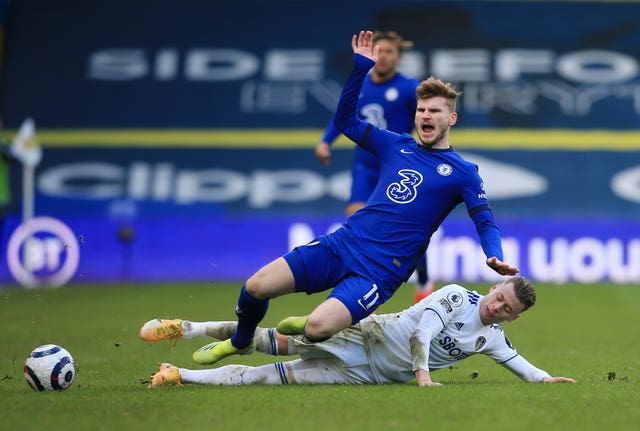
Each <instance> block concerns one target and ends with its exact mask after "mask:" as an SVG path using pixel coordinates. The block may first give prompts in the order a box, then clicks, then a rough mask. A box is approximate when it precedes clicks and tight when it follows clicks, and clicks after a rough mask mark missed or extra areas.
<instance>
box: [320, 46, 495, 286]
mask: <svg viewBox="0 0 640 431" xmlns="http://www.w3.org/2000/svg"><path fill="white" fill-rule="evenodd" d="M372 64H373V62H372V61H370V60H368V59H366V58H365V57H362V56H359V55H356V66H355V68H354V71H353V72H352V74H351V76H350V77H349V80H348V81H347V84H346V85H345V89H344V91H343V94H342V97H341V99H340V103H339V105H338V110H337V112H336V127H338V129H339V130H341V131H342V133H344V134H345V135H346V136H348V137H349V138H350V139H351V140H353V141H354V142H356V143H358V145H360V146H361V147H363V148H364V149H366V150H368V151H370V152H372V153H373V154H375V155H376V156H377V157H378V158H379V160H380V175H379V179H378V183H377V185H376V187H375V189H374V191H373V193H372V195H371V197H370V199H369V201H368V202H367V205H366V206H365V207H364V208H362V209H360V210H359V211H357V212H356V213H355V214H354V215H352V216H351V217H350V218H349V219H348V220H347V221H346V222H345V223H344V225H343V227H342V228H341V229H339V230H337V231H336V232H334V233H333V234H330V235H329V236H328V238H327V239H328V241H329V243H330V244H332V245H333V247H334V249H335V250H339V253H340V254H341V255H342V256H343V259H345V261H346V262H347V264H349V265H352V266H354V267H355V268H357V269H358V270H365V271H367V272H369V273H371V274H372V275H375V276H378V277H380V276H382V277H384V276H385V275H386V274H388V273H389V272H391V273H393V274H394V275H395V276H397V277H399V278H400V279H402V280H406V279H408V277H409V276H410V275H411V273H412V272H413V269H414V268H415V265H416V262H417V260H418V258H419V256H420V255H421V254H423V253H424V251H425V250H426V248H427V246H428V243H429V239H430V238H431V235H432V234H433V233H434V232H435V231H436V230H437V229H438V227H439V226H440V224H441V223H442V221H443V220H444V219H445V217H446V216H447V215H448V214H449V213H450V212H451V211H452V210H453V209H454V208H455V207H456V206H457V205H458V204H460V203H462V202H464V203H465V205H466V207H467V210H468V212H469V215H470V216H471V218H472V219H473V221H474V223H475V225H476V230H477V231H478V234H479V235H480V238H481V245H482V247H483V250H484V252H485V254H486V255H487V257H492V256H496V257H497V258H498V259H500V260H502V249H501V241H500V232H499V230H498V228H497V226H496V225H495V222H494V220H493V215H492V214H491V210H490V207H489V203H488V201H487V198H486V195H485V192H484V186H483V182H482V179H481V177H480V175H479V174H478V168H477V166H476V165H475V164H473V163H470V162H468V161H466V160H464V159H463V158H462V157H461V156H460V155H459V154H458V153H456V152H455V151H454V150H453V148H449V149H446V150H437V149H428V148H426V147H423V146H421V145H418V143H417V142H416V141H415V139H413V137H412V136H411V135H409V134H397V133H394V132H390V131H388V130H384V129H380V128H377V127H375V126H373V125H371V124H369V123H367V122H365V121H362V120H360V119H359V118H358V117H357V116H356V115H355V112H356V109H355V107H356V102H357V95H358V93H359V86H360V85H361V82H362V79H363V77H364V75H365V74H366V71H367V70H368V69H369V68H370V67H371V66H372Z"/></svg>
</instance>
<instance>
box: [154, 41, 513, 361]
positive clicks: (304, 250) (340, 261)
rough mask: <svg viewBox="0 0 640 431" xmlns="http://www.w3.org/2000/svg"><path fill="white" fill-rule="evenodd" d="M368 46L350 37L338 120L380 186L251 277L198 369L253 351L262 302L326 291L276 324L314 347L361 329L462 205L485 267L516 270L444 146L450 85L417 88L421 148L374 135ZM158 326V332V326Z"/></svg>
mask: <svg viewBox="0 0 640 431" xmlns="http://www.w3.org/2000/svg"><path fill="white" fill-rule="evenodd" d="M372 39H373V33H372V32H370V31H367V32H364V31H363V32H360V35H359V36H353V40H352V47H353V52H354V54H355V55H354V69H353V71H352V72H351V74H350V76H349V78H348V80H347V82H346V84H345V87H344V90H343V92H342V95H341V97H340V102H339V103H338V108H337V111H336V118H335V124H336V127H337V128H338V129H339V130H340V131H341V132H342V133H344V134H345V135H346V136H347V137H348V138H349V139H351V140H352V141H354V142H356V143H357V144H358V145H360V146H362V147H364V148H365V149H367V150H369V151H371V152H373V153H374V154H376V155H377V156H378V158H379V160H380V176H379V179H378V183H377V184H376V187H375V189H374V191H373V193H372V194H371V197H370V198H369V200H368V201H367V205H365V206H364V207H363V208H362V209H360V210H359V211H357V212H356V213H355V214H353V215H352V216H351V217H349V218H348V219H347V220H346V221H345V222H344V224H343V225H342V226H341V227H340V228H339V229H337V230H336V231H334V232H332V233H330V234H327V235H323V236H321V237H318V238H316V239H315V240H314V241H312V242H310V243H309V244H306V245H304V246H300V247H296V248H295V249H294V250H292V251H291V252H289V253H287V254H286V255H284V256H282V257H280V258H278V259H276V260H274V261H273V262H271V263H269V264H267V265H266V266H264V267H262V268H261V269H260V270H258V272H256V273H255V274H254V275H253V276H251V277H250V278H249V279H248V280H247V282H246V284H245V286H243V287H242V289H241V291H240V296H239V298H238V304H237V306H236V315H237V316H238V324H237V327H236V330H235V333H234V334H233V336H232V337H231V338H230V339H228V340H225V341H221V342H217V343H213V344H209V345H207V346H204V347H203V348H201V349H199V350H197V351H196V352H195V353H194V354H193V359H194V360H195V361H196V362H198V363H200V364H211V363H214V362H217V361H219V360H220V359H222V358H225V357H227V356H229V355H233V354H248V353H250V352H252V351H253V350H255V346H256V344H255V341H254V340H253V338H254V335H255V331H256V328H257V326H258V324H259V322H260V321H261V320H262V319H263V318H264V316H265V314H266V313H267V309H268V306H269V299H271V298H276V297H278V296H281V295H285V294H288V293H294V292H306V293H307V294H312V293H316V292H322V291H326V290H329V289H331V288H333V290H332V292H331V294H330V295H329V297H328V298H327V299H326V300H325V301H323V302H322V303H321V304H319V305H318V306H317V307H316V308H315V309H314V310H313V311H312V313H311V314H310V315H309V316H308V317H300V318H292V319H285V321H283V322H281V324H279V325H278V331H279V332H280V333H286V334H292V333H304V334H305V336H306V337H307V338H308V339H309V340H311V341H322V340H326V339H328V338H329V337H331V336H332V335H333V334H335V333H337V332H338V331H340V330H342V329H344V328H346V327H348V326H350V325H352V324H354V323H357V322H359V321H360V320H362V319H363V318H364V317H366V316H368V315H369V314H371V313H372V312H373V311H374V310H375V309H376V308H377V307H378V306H380V305H381V304H383V303H384V302H385V301H386V300H388V299H389V298H390V297H391V296H392V295H393V294H394V293H395V291H396V290H397V289H398V288H399V287H400V285H401V284H402V283H403V282H404V281H406V280H407V279H408V278H409V276H410V275H411V274H412V273H413V271H414V269H415V266H416V263H417V261H418V259H419V257H420V256H421V255H423V254H424V252H425V250H426V248H427V246H428V244H429V240H430V238H431V235H432V234H433V233H434V232H435V231H436V230H437V229H438V226H439V225H440V223H441V222H442V221H443V220H444V219H445V217H446V216H447V215H448V214H449V213H450V212H451V211H452V210H453V208H455V207H456V206H457V205H458V204H460V203H462V202H464V203H465V205H466V207H467V211H468V213H469V216H470V217H471V219H472V220H473V222H474V224H475V226H476V230H477V232H478V234H479V236H480V244H481V246H482V249H483V251H484V253H485V255H486V256H487V260H486V263H487V265H488V266H489V267H491V268H492V269H494V270H495V271H496V272H498V273H499V274H502V275H515V274H517V273H518V272H519V270H518V268H516V267H514V266H511V265H509V264H508V263H505V262H503V261H502V244H501V235H500V231H499V229H498V227H497V226H496V224H495V222H494V220H493V214H492V212H491V209H490V207H489V203H488V201H487V198H486V195H485V192H484V186H483V183H482V179H481V178H480V176H479V174H478V172H477V166H476V165H474V164H472V163H469V162H467V161H465V160H463V159H462V158H461V157H460V156H459V155H458V154H457V153H456V152H455V151H453V148H451V147H450V145H449V128H450V127H451V126H452V125H453V124H455V122H456V119H457V115H456V113H455V100H456V97H457V96H458V93H457V92H455V91H454V90H453V89H452V88H451V86H450V85H448V84H444V83H443V82H442V81H440V80H437V79H434V78H430V79H428V80H426V81H424V82H422V83H421V84H420V86H419V87H418V89H417V90H416V92H417V99H418V104H417V110H416V114H415V124H416V129H417V132H418V137H419V142H416V140H415V139H413V137H412V136H411V135H409V134H402V135H399V134H397V133H394V132H390V131H387V130H384V129H379V128H377V127H375V126H373V125H371V124H370V123H368V122H366V121H363V120H361V119H359V118H358V117H357V106H356V105H357V101H358V95H359V94H360V88H361V86H362V82H363V80H364V78H365V76H366V75H367V72H368V70H369V69H370V68H371V67H372V66H373V65H374V64H375V59H376V55H377V51H378V48H377V47H374V45H373V41H372ZM158 322H159V325H160V326H164V323H163V321H161V320H158ZM167 326H170V325H167Z"/></svg>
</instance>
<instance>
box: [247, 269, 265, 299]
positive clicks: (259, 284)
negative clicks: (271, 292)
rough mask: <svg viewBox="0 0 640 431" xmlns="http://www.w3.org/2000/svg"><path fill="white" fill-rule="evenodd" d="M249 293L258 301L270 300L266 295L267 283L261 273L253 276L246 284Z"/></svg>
mask: <svg viewBox="0 0 640 431" xmlns="http://www.w3.org/2000/svg"><path fill="white" fill-rule="evenodd" d="M245 289H246V290H247V293H248V294H249V295H251V296H253V297H254V298H256V299H268V296H267V295H266V294H265V281H264V277H261V276H260V274H259V273H257V274H254V275H253V276H251V277H250V278H249V279H248V280H247V283H246V284H245Z"/></svg>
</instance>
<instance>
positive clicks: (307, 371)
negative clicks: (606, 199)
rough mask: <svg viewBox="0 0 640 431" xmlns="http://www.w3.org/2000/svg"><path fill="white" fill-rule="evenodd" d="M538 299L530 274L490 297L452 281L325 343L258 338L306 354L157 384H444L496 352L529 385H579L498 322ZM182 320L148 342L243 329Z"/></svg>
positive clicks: (263, 332) (157, 378)
mask: <svg viewBox="0 0 640 431" xmlns="http://www.w3.org/2000/svg"><path fill="white" fill-rule="evenodd" d="M535 301H536V293H535V290H534V288H533V286H532V285H531V283H530V282H529V280H527V279H525V278H523V277H511V278H509V279H507V280H504V281H503V282H502V283H499V284H495V285H494V286H492V287H491V289H490V290H489V292H488V293H487V294H486V295H481V294H479V293H478V292H475V291H471V290H467V289H465V288H464V287H462V286H459V285H457V284H450V285H448V286H444V287H443V288H442V289H439V290H438V291H437V292H436V293H434V294H433V295H431V296H430V297H428V298H425V299H423V300H422V301H421V302H420V303H419V304H417V305H414V306H412V307H411V308H408V309H406V310H404V311H402V312H400V313H390V314H380V315H376V314H372V315H370V316H368V317H366V318H364V319H363V320H361V321H360V322H359V323H357V324H355V325H353V326H350V327H349V328H348V329H347V330H345V331H340V332H338V333H337V334H335V335H334V336H333V337H331V339H329V340H327V341H325V342H323V343H310V342H309V341H308V340H306V339H305V338H304V337H303V336H301V335H295V336H292V335H290V336H284V335H281V334H279V333H278V332H277V331H276V330H275V328H267V329H263V328H258V330H257V331H256V337H255V338H256V345H257V350H258V351H259V352H262V353H265V354H267V355H273V356H278V355H286V356H290V355H300V359H295V360H291V361H287V362H276V363H274V364H268V365H263V366H260V367H249V366H246V365H227V366H224V367H220V368H215V369H208V370H189V369H186V368H178V367H176V366H174V365H171V364H167V363H164V364H161V365H160V369H159V371H158V373H156V374H155V375H154V376H153V379H152V381H151V387H158V386H163V385H173V384H179V383H181V382H184V383H198V384H210V385H251V384H264V385H284V384H351V385H354V384H355V385H363V384H385V383H396V382H399V383H402V382H408V381H410V380H412V379H414V378H415V380H416V383H417V384H418V386H441V383H440V382H436V381H433V380H432V379H431V371H434V370H441V369H447V368H450V367H452V366H453V365H455V364H457V363H458V362H460V361H462V360H464V359H466V358H468V357H470V356H473V355H476V354H482V355H487V356H489V357H491V358H492V359H493V360H494V361H495V362H496V363H498V364H500V365H502V366H503V367H505V368H507V369H508V370H509V371H511V372H512V373H514V374H515V375H517V376H518V377H520V378H521V379H523V380H524V381H526V382H545V383H557V382H561V383H563V382H567V383H575V380H573V379H572V378H568V377H552V376H551V375H549V373H547V372H546V371H544V370H542V369H540V368H537V367H535V366H534V365H533V364H531V363H530V362H529V361H527V360H526V359H525V358H524V357H522V356H521V355H520V354H519V353H518V352H517V351H516V349H515V348H514V347H513V345H512V344H511V342H510V341H509V339H508V338H507V336H506V334H505V333H504V331H503V329H502V327H500V326H499V325H498V324H499V323H502V322H512V321H514V320H515V319H517V318H518V317H520V315H521V314H522V313H523V312H525V311H526V310H527V309H529V308H530V307H532V306H533V305H534V304H535ZM174 322H175V325H176V329H177V331H176V332H175V333H174V334H173V335H172V336H165V337H162V336H158V335H161V334H156V332H158V331H157V329H158V328H159V327H157V326H155V329H156V330H155V331H154V330H153V329H151V328H152V327H153V322H149V323H150V325H145V327H143V330H142V331H141V332H140V337H141V338H142V339H143V340H146V341H161V340H163V339H164V340H168V339H174V340H177V339H180V338H185V339H190V338H194V337H198V336H209V337H212V338H215V339H218V340H224V339H227V338H229V337H230V336H231V335H232V334H233V332H234V328H235V326H236V323H235V322H191V321H187V320H179V321H174ZM146 328H149V329H150V330H145V329H146ZM165 335H168V334H165Z"/></svg>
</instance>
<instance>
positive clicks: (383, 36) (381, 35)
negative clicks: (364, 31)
mask: <svg viewBox="0 0 640 431" xmlns="http://www.w3.org/2000/svg"><path fill="white" fill-rule="evenodd" d="M380 40H388V41H390V42H393V43H395V44H396V46H397V47H398V51H400V52H404V51H408V50H410V49H411V48H413V42H412V41H410V40H404V39H403V38H402V36H400V35H399V34H398V33H396V32H395V31H374V32H373V44H374V45H375V44H376V42H378V41H380Z"/></svg>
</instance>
